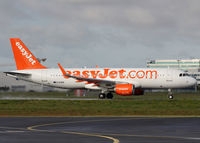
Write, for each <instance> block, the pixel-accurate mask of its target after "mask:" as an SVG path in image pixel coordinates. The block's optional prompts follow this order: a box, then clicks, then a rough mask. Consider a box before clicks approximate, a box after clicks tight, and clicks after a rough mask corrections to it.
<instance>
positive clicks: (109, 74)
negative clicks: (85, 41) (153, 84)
mask: <svg viewBox="0 0 200 143" xmlns="http://www.w3.org/2000/svg"><path fill="white" fill-rule="evenodd" d="M66 73H67V74H68V75H73V76H77V77H84V78H94V79H96V78H100V79H105V78H111V79H116V78H120V79H124V78H127V79H136V78H137V79H157V74H158V73H157V71H156V70H147V71H144V70H139V71H136V70H131V71H126V70H124V69H121V70H118V71H117V70H110V69H103V71H102V70H101V71H100V70H91V71H89V70H84V71H78V70H75V71H69V70H68V71H66ZM65 78H69V77H65Z"/></svg>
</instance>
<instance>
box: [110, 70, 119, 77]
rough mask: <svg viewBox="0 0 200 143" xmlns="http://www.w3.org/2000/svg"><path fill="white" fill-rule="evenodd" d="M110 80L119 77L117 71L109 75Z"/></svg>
mask: <svg viewBox="0 0 200 143" xmlns="http://www.w3.org/2000/svg"><path fill="white" fill-rule="evenodd" d="M109 76H110V78H116V77H117V71H111V72H110V73H109Z"/></svg>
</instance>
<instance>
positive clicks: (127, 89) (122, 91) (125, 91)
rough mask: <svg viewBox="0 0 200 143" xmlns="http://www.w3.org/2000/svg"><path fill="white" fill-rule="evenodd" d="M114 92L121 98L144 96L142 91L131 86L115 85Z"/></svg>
mask: <svg viewBox="0 0 200 143" xmlns="http://www.w3.org/2000/svg"><path fill="white" fill-rule="evenodd" d="M114 91H115V93H117V94H119V95H123V96H128V95H143V94H144V90H143V89H136V88H135V86H134V85H133V84H116V85H115V88H114Z"/></svg>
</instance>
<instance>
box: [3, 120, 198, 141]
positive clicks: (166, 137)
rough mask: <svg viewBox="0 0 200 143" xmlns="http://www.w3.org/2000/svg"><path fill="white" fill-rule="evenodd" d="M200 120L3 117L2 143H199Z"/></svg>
mask: <svg viewBox="0 0 200 143" xmlns="http://www.w3.org/2000/svg"><path fill="white" fill-rule="evenodd" d="M199 121H200V118H164V117H163V118H160V117H153V118H152V117H0V142H1V143H27V142H29V143H41V142H42V143H58V142H59V143H64V142H65V143H66V142H67V143H75V142H76V143H94V142H96V143H171V142H173V143H191V142H192V143H199V141H200V137H199V133H200V124H199Z"/></svg>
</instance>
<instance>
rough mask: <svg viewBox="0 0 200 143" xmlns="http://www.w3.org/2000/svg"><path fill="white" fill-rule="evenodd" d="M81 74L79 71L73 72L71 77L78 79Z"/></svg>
mask: <svg viewBox="0 0 200 143" xmlns="http://www.w3.org/2000/svg"><path fill="white" fill-rule="evenodd" d="M80 75H81V72H80V71H73V76H77V77H80Z"/></svg>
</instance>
